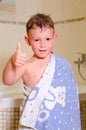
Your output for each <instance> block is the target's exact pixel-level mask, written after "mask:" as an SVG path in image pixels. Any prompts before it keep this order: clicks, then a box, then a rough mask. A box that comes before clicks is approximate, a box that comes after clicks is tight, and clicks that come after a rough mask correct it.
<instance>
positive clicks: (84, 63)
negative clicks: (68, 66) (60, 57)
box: [74, 53, 86, 81]
mask: <svg viewBox="0 0 86 130" xmlns="http://www.w3.org/2000/svg"><path fill="white" fill-rule="evenodd" d="M78 54H80V55H81V56H80V57H79V58H78V60H77V61H75V62H74V63H75V64H77V65H78V72H79V75H80V76H81V78H82V79H83V80H85V81H86V78H85V77H84V75H83V73H82V67H83V68H84V67H86V54H85V53H78Z"/></svg>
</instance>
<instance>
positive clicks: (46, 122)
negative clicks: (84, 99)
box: [20, 54, 81, 130]
mask: <svg viewBox="0 0 86 130" xmlns="http://www.w3.org/2000/svg"><path fill="white" fill-rule="evenodd" d="M20 124H21V125H23V126H26V127H28V128H32V129H34V130H81V127H80V111H79V104H78V92H77V87H76V82H75V79H74V76H73V72H72V69H71V67H70V65H69V63H68V62H67V61H66V60H65V59H64V58H61V57H59V56H57V55H54V54H52V56H51V60H50V62H49V64H48V66H47V67H46V69H45V72H44V74H43V77H42V78H41V80H40V81H39V83H38V84H37V85H36V86H35V87H34V89H33V90H32V91H31V92H30V93H29V96H27V100H26V103H25V107H24V109H23V112H22V115H21V118H20ZM22 130H25V129H22ZM28 130H29V129H28Z"/></svg>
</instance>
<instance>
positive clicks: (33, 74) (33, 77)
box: [23, 65, 46, 88]
mask: <svg viewBox="0 0 86 130" xmlns="http://www.w3.org/2000/svg"><path fill="white" fill-rule="evenodd" d="M45 69H46V65H44V66H42V65H38V66H34V67H31V68H30V69H27V71H26V73H25V74H24V76H23V81H24V83H25V85H27V86H28V87H30V88H33V87H34V86H35V85H36V84H37V83H38V82H39V81H40V80H41V78H42V76H43V74H44V71H45Z"/></svg>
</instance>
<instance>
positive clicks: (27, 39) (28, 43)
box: [24, 36, 30, 46]
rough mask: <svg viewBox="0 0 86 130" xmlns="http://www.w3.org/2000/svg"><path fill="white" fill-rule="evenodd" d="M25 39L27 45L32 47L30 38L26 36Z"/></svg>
mask: <svg viewBox="0 0 86 130" xmlns="http://www.w3.org/2000/svg"><path fill="white" fill-rule="evenodd" d="M24 39H25V41H26V43H27V45H29V46H30V41H29V38H28V37H27V36H25V37H24Z"/></svg>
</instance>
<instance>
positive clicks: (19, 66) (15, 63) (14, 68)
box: [2, 43, 26, 85]
mask: <svg viewBox="0 0 86 130" xmlns="http://www.w3.org/2000/svg"><path fill="white" fill-rule="evenodd" d="M25 63H26V55H25V54H24V53H22V52H21V48H20V44H19V43H18V44H17V50H16V52H15V53H14V55H13V56H12V57H11V58H10V59H9V61H8V63H7V65H6V66H5V68H4V71H3V75H2V80H3V83H4V84H6V85H13V84H14V83H16V82H17V81H18V80H19V79H20V78H22V75H23V74H24V71H25V65H24V64H25Z"/></svg>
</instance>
